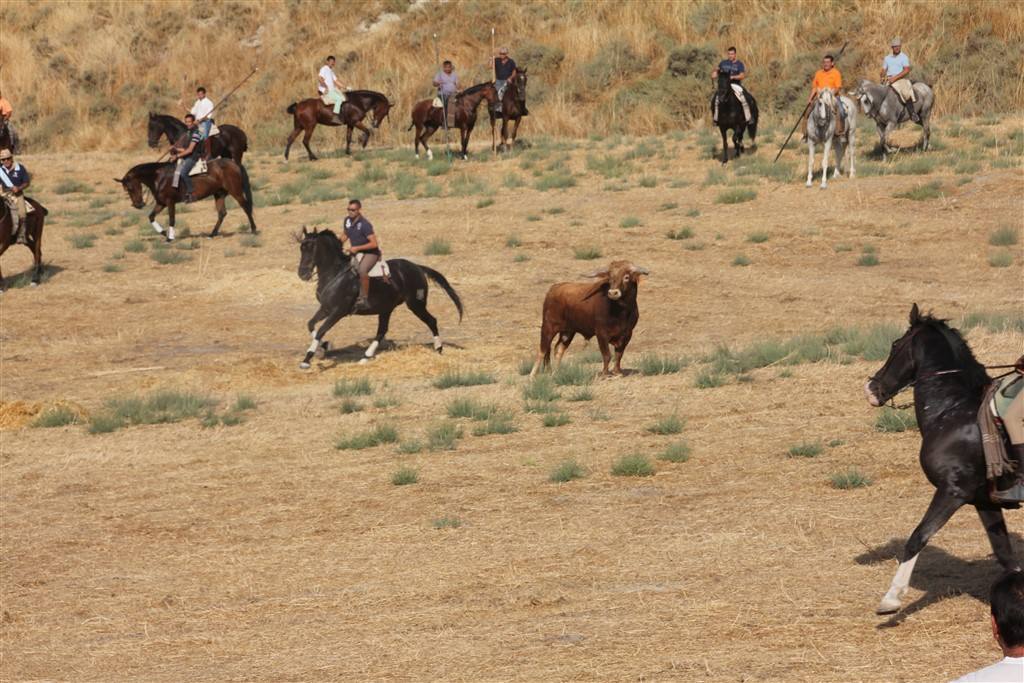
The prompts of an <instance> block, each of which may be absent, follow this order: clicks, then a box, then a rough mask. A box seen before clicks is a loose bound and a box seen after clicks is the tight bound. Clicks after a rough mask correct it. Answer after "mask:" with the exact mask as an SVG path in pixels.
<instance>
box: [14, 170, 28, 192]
mask: <svg viewBox="0 0 1024 683" xmlns="http://www.w3.org/2000/svg"><path fill="white" fill-rule="evenodd" d="M31 184H32V176H30V175H29V174H28V171H25V182H23V183H22V184H21V185H18V186H17V187H16V188H14V189H15V191H16V192H24V191H25V190H27V189H28V186H29V185H31Z"/></svg>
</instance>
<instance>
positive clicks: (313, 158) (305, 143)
mask: <svg viewBox="0 0 1024 683" xmlns="http://www.w3.org/2000/svg"><path fill="white" fill-rule="evenodd" d="M314 127H315V124H314V125H313V126H310V127H309V128H307V129H306V133H305V134H304V135H303V136H302V146H303V147H305V148H306V154H308V155H309V160H310V161H316V160H317V156H316V155H315V154H313V150H311V149H310V148H309V139H310V138H311V137H313V128H314Z"/></svg>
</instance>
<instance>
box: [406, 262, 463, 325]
mask: <svg viewBox="0 0 1024 683" xmlns="http://www.w3.org/2000/svg"><path fill="white" fill-rule="evenodd" d="M416 265H417V266H419V268H420V270H422V271H423V272H424V273H425V274H426V276H427V277H429V278H430V279H431V280H433V281H434V282H436V283H437V284H438V286H439V287H440V288H441V289H443V290H444V291H445V293H447V294H448V297H449V298H450V299H451V300H452V303H454V304H455V308H457V309H459V322H462V313H463V309H462V299H460V298H459V294H458V292H456V291H455V289H454V288H453V287H452V286H451V285H450V284H449V283H448V280H447V279H445V276H444V275H441V273H439V272H437V271H436V270H434V269H433V268H428V267H427V266H424V265H421V264H419V263H417V264H416Z"/></svg>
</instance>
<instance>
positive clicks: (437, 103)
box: [430, 97, 444, 109]
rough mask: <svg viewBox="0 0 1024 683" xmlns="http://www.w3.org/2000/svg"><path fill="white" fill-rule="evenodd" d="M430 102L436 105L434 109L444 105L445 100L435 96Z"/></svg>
mask: <svg viewBox="0 0 1024 683" xmlns="http://www.w3.org/2000/svg"><path fill="white" fill-rule="evenodd" d="M430 104H431V106H433V107H434V109H440V108H441V107H443V106H444V102H442V101H441V98H440V97H435V98H434V101H433V102H431V103H430Z"/></svg>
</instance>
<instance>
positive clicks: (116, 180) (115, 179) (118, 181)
mask: <svg viewBox="0 0 1024 683" xmlns="http://www.w3.org/2000/svg"><path fill="white" fill-rule="evenodd" d="M114 182H115V183H117V184H119V185H120V184H121V183H123V182H124V180H123V179H121V178H114Z"/></svg>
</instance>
